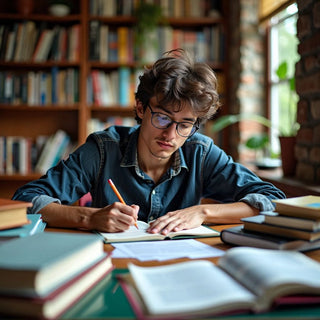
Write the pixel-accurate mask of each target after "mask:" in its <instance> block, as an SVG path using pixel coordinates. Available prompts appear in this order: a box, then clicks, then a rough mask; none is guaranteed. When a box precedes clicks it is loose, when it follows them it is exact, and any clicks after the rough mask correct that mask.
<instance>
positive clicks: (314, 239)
mask: <svg viewBox="0 0 320 320" xmlns="http://www.w3.org/2000/svg"><path fill="white" fill-rule="evenodd" d="M274 202H275V205H276V211H274V212H263V214H260V215H258V216H254V217H248V218H243V219H242V222H243V225H240V226H237V227H233V228H229V229H225V230H223V231H222V232H221V239H222V241H223V242H225V243H228V244H234V245H245V246H255V247H262V248H270V249H291V250H299V251H306V250H312V249H319V248H320V197H318V196H302V197H295V198H288V199H281V200H275V201H274Z"/></svg>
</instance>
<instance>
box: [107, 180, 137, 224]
mask: <svg viewBox="0 0 320 320" xmlns="http://www.w3.org/2000/svg"><path fill="white" fill-rule="evenodd" d="M108 183H109V184H110V186H111V188H112V190H113V192H114V193H115V194H116V196H117V197H118V199H119V200H120V202H121V203H123V204H126V203H125V202H124V200H123V198H122V196H121V194H120V192H119V191H118V189H117V188H116V186H115V185H114V183H113V181H112V180H111V179H108ZM134 225H135V227H136V228H137V229H139V228H138V225H137V223H135V224H134Z"/></svg>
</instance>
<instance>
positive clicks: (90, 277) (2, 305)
mask: <svg viewBox="0 0 320 320" xmlns="http://www.w3.org/2000/svg"><path fill="white" fill-rule="evenodd" d="M111 270H112V263H111V258H110V256H107V255H106V254H105V255H104V256H102V257H101V258H100V259H99V260H98V261H97V262H96V263H95V264H93V265H91V266H89V267H88V268H86V269H84V270H83V271H82V272H81V273H79V274H77V275H76V276H75V277H73V278H71V279H70V280H69V281H67V282H66V283H64V284H63V285H62V286H60V287H58V288H57V289H56V290H55V291H53V292H51V293H50V294H49V295H47V296H45V297H42V298H27V297H19V296H14V295H12V296H10V295H3V294H2V295H1V294H0V313H2V314H3V315H10V316H20V317H24V318H25V317H27V318H41V319H56V318H60V316H61V315H62V314H63V313H64V312H65V311H66V310H67V309H69V308H70V307H71V306H72V305H74V304H75V303H76V302H77V301H79V300H80V299H81V298H82V297H84V296H85V295H86V294H87V293H88V292H89V291H90V290H91V289H93V288H94V286H95V285H97V284H98V283H99V282H100V281H102V280H104V279H105V278H106V277H109V279H110V277H111V273H110V271H111Z"/></svg>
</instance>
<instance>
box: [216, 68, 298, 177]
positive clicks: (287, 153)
mask: <svg viewBox="0 0 320 320" xmlns="http://www.w3.org/2000/svg"><path fill="white" fill-rule="evenodd" d="M287 73H288V64H287V62H282V63H280V65H279V66H278V68H277V70H276V75H277V76H278V78H279V80H280V81H283V82H286V83H287V84H288V93H287V94H288V95H287V97H286V99H287V103H285V104H284V110H283V112H285V113H286V114H287V116H288V123H287V125H286V126H283V125H282V124H281V125H279V128H278V132H277V134H278V137H279V142H280V149H281V162H282V169H283V174H284V175H285V176H289V175H293V174H294V171H295V163H296V161H295V157H294V146H295V137H296V134H297V131H298V129H299V124H298V123H297V122H296V110H295V108H296V107H295V106H294V105H293V104H294V98H293V97H294V94H295V79H294V77H292V78H288V75H287ZM243 120H250V121H255V122H258V123H260V124H262V125H263V126H266V127H267V128H269V129H270V128H271V121H270V120H269V119H267V118H265V117H263V116H259V115H256V114H232V115H225V116H222V117H220V118H218V119H217V120H215V121H214V123H213V125H212V131H213V132H218V131H220V130H222V129H224V128H226V127H227V126H229V125H232V124H235V123H237V122H240V121H243ZM268 144H269V137H268V135H267V134H266V133H262V134H258V135H254V136H253V137H251V138H249V139H248V140H247V141H246V142H245V145H246V147H248V148H250V149H254V150H259V149H262V148H266V147H268ZM264 161H267V162H269V163H270V161H269V159H268V157H267V158H266V159H264Z"/></svg>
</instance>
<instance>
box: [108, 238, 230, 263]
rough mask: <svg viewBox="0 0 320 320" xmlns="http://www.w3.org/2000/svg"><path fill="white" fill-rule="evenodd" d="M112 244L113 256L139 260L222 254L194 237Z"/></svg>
mask: <svg viewBox="0 0 320 320" xmlns="http://www.w3.org/2000/svg"><path fill="white" fill-rule="evenodd" d="M112 245H113V246H114V247H115V250H113V252H112V257H113V258H135V259H138V260H140V261H149V260H158V261H164V260H170V259H178V258H190V259H200V258H208V257H219V256H221V255H223V254H224V251H223V250H220V249H217V248H214V247H211V246H209V245H207V244H205V243H202V242H199V241H196V240H194V239H186V240H163V241H141V242H128V243H112Z"/></svg>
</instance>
